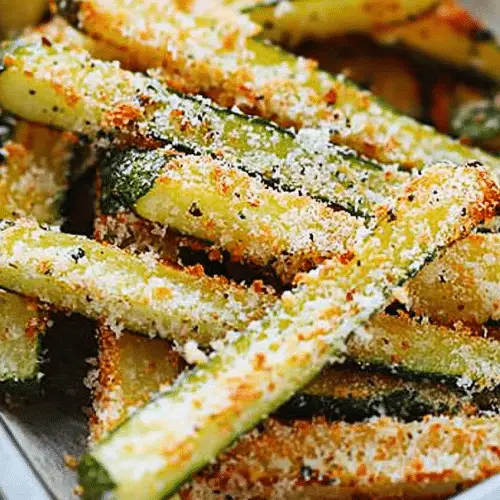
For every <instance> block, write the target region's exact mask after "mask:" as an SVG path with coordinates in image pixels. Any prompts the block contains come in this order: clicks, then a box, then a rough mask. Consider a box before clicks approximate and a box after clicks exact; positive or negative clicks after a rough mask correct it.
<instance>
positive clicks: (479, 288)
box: [408, 233, 500, 324]
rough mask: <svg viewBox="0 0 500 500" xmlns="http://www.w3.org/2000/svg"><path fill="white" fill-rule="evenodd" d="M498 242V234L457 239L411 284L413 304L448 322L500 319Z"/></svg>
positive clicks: (484, 321) (417, 310) (479, 321)
mask: <svg viewBox="0 0 500 500" xmlns="http://www.w3.org/2000/svg"><path fill="white" fill-rule="evenodd" d="M499 245H500V235H499V234H482V233H478V234H474V235H471V236H470V237H469V238H467V239H465V240H464V241H460V242H457V244H456V245H454V247H453V248H452V250H451V253H450V254H447V255H445V256H444V257H443V258H442V259H440V260H439V262H434V263H432V264H431V265H429V266H428V267H427V268H426V269H424V270H423V273H421V274H419V276H417V277H416V278H415V279H414V280H412V282H411V283H409V284H408V292H409V298H410V305H411V307H412V308H413V309H414V310H415V311H416V312H417V313H419V314H420V313H422V312H423V311H425V314H426V315H428V316H429V317H431V318H433V319H435V320H437V321H439V322H441V323H445V324H453V323H455V322H457V321H463V322H465V323H469V324H483V323H486V322H487V321H488V320H490V319H491V320H500V290H499V285H498V283H499V281H498V278H499V276H500V274H499V269H498V262H499V259H500V247H499Z"/></svg>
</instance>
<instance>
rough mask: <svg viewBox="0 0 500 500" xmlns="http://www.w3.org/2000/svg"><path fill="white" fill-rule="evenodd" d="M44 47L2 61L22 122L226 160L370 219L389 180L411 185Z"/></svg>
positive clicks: (26, 48) (315, 144) (16, 48)
mask: <svg viewBox="0 0 500 500" xmlns="http://www.w3.org/2000/svg"><path fill="white" fill-rule="evenodd" d="M43 40H45V39H44V38H42V40H39V41H38V43H37V42H35V41H31V40H30V41H28V42H27V43H26V44H24V43H23V41H22V40H19V41H18V42H17V44H14V45H10V46H9V45H7V46H5V48H4V53H3V54H4V55H3V57H1V56H0V61H1V60H3V71H2V72H0V104H1V105H2V106H4V107H5V108H6V109H9V110H10V111H12V112H14V113H16V114H18V115H20V116H22V117H27V118H29V119H30V120H33V121H37V122H41V123H45V124H50V125H54V126H57V127H59V128H62V129H65V130H71V131H73V132H79V133H83V134H86V135H88V136H90V137H93V138H95V137H105V138H109V139H113V138H115V139H117V140H119V141H121V142H125V143H128V144H130V143H132V144H136V145H142V146H159V145H163V144H165V143H170V144H172V145H173V146H174V147H176V148H177V149H180V150H184V151H190V152H195V153H206V154H212V155H219V156H223V157H224V158H225V159H226V160H227V161H229V162H231V164H233V165H234V166H235V167H238V168H241V169H242V170H244V171H246V172H248V173H250V174H252V175H258V176H259V177H261V178H262V180H263V181H264V182H266V183H268V184H271V185H274V186H277V187H279V188H281V189H285V190H301V191H302V192H304V193H306V194H309V195H310V196H312V197H314V198H318V199H320V200H325V201H328V202H330V203H334V204H337V205H340V206H342V207H344V208H346V209H347V210H349V211H352V212H354V213H362V214H364V215H369V214H370V208H372V206H373V204H374V203H376V202H380V201H384V200H385V199H386V197H391V196H392V195H393V193H394V189H395V188H394V186H392V185H391V184H390V183H387V182H386V177H392V178H395V179H400V178H401V179H404V180H407V176H406V175H403V174H398V173H397V172H394V169H391V170H390V171H388V172H387V176H386V175H384V173H385V172H384V169H383V168H382V167H380V166H379V165H376V164H374V163H373V162H368V161H366V160H363V159H361V158H359V157H357V156H356V155H355V154H354V153H352V152H351V151H346V150H345V149H343V148H338V147H336V146H333V145H331V144H330V143H329V142H328V137H325V135H324V134H323V133H322V132H321V131H317V130H303V131H301V132H299V134H297V135H296V134H293V133H292V132H290V131H285V130H283V129H280V128H278V127H276V126H274V125H272V124H271V123H269V122H265V121H262V120H260V119H255V118H250V117H247V116H245V115H242V114H239V113H235V112H231V111H229V110H224V109H220V108H215V107H213V106H210V104H209V103H208V102H207V101H205V100H202V99H197V98H189V97H186V96H182V95H179V94H178V93H176V92H173V91H171V90H167V89H165V88H163V87H162V85H161V84H160V83H159V82H158V81H157V80H155V79H152V78H149V77H146V76H144V75H141V74H138V73H130V72H127V71H124V70H122V69H120V67H119V66H118V64H116V63H106V62H103V61H98V60H95V59H92V58H91V57H89V55H88V54H87V53H86V52H85V51H80V52H75V51H71V50H68V49H67V48H65V47H64V46H59V45H50V46H49V45H48V44H47V43H46V42H45V43H44V42H43ZM399 187H400V184H399V183H398V185H397V188H399ZM397 188H396V189H397Z"/></svg>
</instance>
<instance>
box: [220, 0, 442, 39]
mask: <svg viewBox="0 0 500 500" xmlns="http://www.w3.org/2000/svg"><path fill="white" fill-rule="evenodd" d="M225 3H227V4H229V5H230V6H231V7H232V8H234V9H237V10H239V11H240V12H243V13H246V14H248V15H249V16H250V19H251V20H252V21H254V22H255V23H257V24H260V25H261V26H262V27H263V33H262V36H263V37H265V38H267V39H269V40H273V41H275V42H286V43H287V44H288V45H290V44H296V43H297V42H300V41H301V40H302V39H304V38H319V39H323V38H329V37H331V36H335V35H343V34H347V33H364V34H369V33H371V32H372V31H373V30H376V29H380V28H381V27H382V26H385V25H391V24H393V23H400V22H402V21H405V20H407V19H409V18H414V17H415V16H419V15H421V14H423V13H424V12H426V11H427V10H429V9H430V8H432V7H434V6H435V5H436V0H419V1H417V2H414V1H413V2H412V1H411V0H402V1H398V2H374V3H372V4H367V3H366V2H364V1H363V0H348V1H347V2H346V1H344V0H342V1H335V0H312V1H311V0H291V1H288V2H285V1H281V0H274V1H267V2H266V1H262V0H226V2H225Z"/></svg>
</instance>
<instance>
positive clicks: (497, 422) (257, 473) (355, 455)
mask: <svg viewBox="0 0 500 500" xmlns="http://www.w3.org/2000/svg"><path fill="white" fill-rule="evenodd" d="M263 427H264V429H263V430H262V431H260V432H252V433H251V434H248V435H247V436H244V437H243V438H242V439H240V440H239V441H238V442H237V443H236V444H235V446H233V448H231V449H230V450H229V451H227V452H226V453H225V454H224V455H222V456H221V458H220V460H219V461H218V462H217V463H215V464H213V465H210V466H209V467H208V468H207V469H205V470H204V471H202V472H201V473H200V474H199V475H197V476H195V478H194V479H193V481H192V482H191V483H190V484H189V485H187V486H186V488H185V489H184V490H182V491H181V492H180V497H181V498H182V500H205V499H207V500H208V499H210V500H211V499H214V498H220V499H222V498H225V497H224V495H228V497H229V496H232V497H233V498H238V499H241V500H250V499H254V498H280V499H281V498H345V499H352V498H370V499H374V500H383V499H387V498H391V499H406V500H408V499H409V498H411V499H414V500H422V499H424V498H429V499H431V498H432V499H438V498H442V499H444V498H449V497H450V496H451V495H453V494H454V493H457V492H458V491H461V489H463V488H467V487H470V486H471V485H473V484H475V483H478V482H480V481H482V480H484V479H486V478H487V477H490V476H492V475H494V474H496V473H498V472H500V456H499V453H498V443H499V441H500V419H499V418H498V417H494V418H463V417H456V418H444V417H441V418H437V417H427V418H425V419H424V421H423V422H410V423H400V422H395V421H394V420H392V419H389V418H381V419H377V420H374V421H371V422H366V423H359V424H346V423H342V422H335V423H328V422H326V421H325V420H323V419H316V420H314V421H312V422H303V421H301V422H294V423H291V424H283V423H280V422H279V421H277V420H275V419H269V420H268V421H267V422H266V423H265V424H264V426H263ZM219 491H220V492H221V493H220V496H219V494H218V492H219ZM228 497H226V498H228Z"/></svg>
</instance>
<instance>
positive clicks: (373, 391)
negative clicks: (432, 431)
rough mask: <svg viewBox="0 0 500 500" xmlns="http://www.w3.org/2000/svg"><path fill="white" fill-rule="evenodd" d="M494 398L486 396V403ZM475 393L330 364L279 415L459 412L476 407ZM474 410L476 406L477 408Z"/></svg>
mask: <svg viewBox="0 0 500 500" xmlns="http://www.w3.org/2000/svg"><path fill="white" fill-rule="evenodd" d="M488 401H489V399H488V398H487V397H485V398H483V406H486V407H488V406H491V404H490V405H488ZM473 404H474V403H473V398H472V397H471V396H470V395H466V394H459V393H458V392H456V389H455V391H450V388H449V387H447V386H445V385H442V384H439V383H433V382H428V381H426V380H425V379H424V380H422V379H420V380H419V381H418V382H415V381H408V380H401V379H400V378H398V377H395V376H393V375H383V374H381V373H378V372H375V371H373V370H369V371H360V369H359V367H358V366H356V365H349V364H347V365H342V366H340V367H338V368H337V367H335V366H332V367H329V368H326V369H325V370H324V371H323V372H322V373H321V374H320V375H319V376H318V377H317V378H316V379H315V380H314V381H313V382H312V383H311V384H310V385H309V386H306V387H304V389H302V391H301V392H299V393H297V394H295V395H294V396H293V397H292V398H291V399H290V400H289V401H287V402H286V403H285V404H284V405H282V406H281V407H280V408H279V409H278V410H277V411H276V412H275V413H274V415H275V416H276V417H278V418H282V419H286V420H294V419H300V420H308V419H311V418H313V417H317V416H321V417H324V418H325V419H326V420H329V421H334V420H343V421H346V422H359V421H362V420H365V419H367V418H371V417H377V416H378V417H380V416H384V415H386V416H389V417H396V418H398V419H400V420H403V421H412V420H418V419H421V418H422V417H424V416H425V415H442V414H447V415H456V414H459V413H464V412H465V411H467V412H469V411H471V409H472V408H473ZM472 411H473V410H472Z"/></svg>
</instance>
